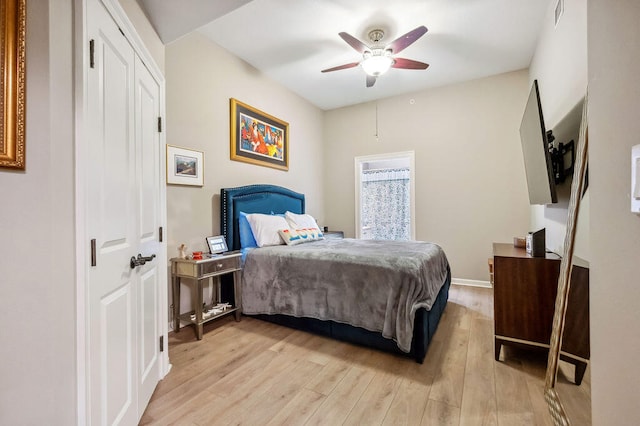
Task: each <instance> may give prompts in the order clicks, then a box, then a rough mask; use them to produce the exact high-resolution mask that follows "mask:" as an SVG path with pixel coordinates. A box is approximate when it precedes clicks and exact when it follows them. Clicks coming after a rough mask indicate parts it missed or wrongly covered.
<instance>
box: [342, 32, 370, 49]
mask: <svg viewBox="0 0 640 426" xmlns="http://www.w3.org/2000/svg"><path fill="white" fill-rule="evenodd" d="M338 35H339V36H340V37H342V39H343V40H344V41H346V42H347V44H348V45H349V46H351V47H353V48H354V49H355V50H356V51H358V52H359V53H364V52H366V51H368V50H370V49H369V46H367V45H366V44H364V43H363V42H361V41H360V40H358V39H357V38H355V37H354V36H352V35H351V34H347V33H345V32H341V33H338Z"/></svg>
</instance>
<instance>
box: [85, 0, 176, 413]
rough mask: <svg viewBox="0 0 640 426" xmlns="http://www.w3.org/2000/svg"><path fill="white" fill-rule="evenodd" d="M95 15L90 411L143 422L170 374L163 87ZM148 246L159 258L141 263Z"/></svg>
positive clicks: (93, 8) (98, 7) (90, 97)
mask: <svg viewBox="0 0 640 426" xmlns="http://www.w3.org/2000/svg"><path fill="white" fill-rule="evenodd" d="M87 16H88V26H87V32H88V35H89V39H90V40H93V42H94V52H95V56H94V60H93V62H94V67H93V68H89V69H88V71H87V72H88V74H87V123H88V124H87V125H88V135H89V137H88V139H87V153H88V154H87V158H88V161H87V164H86V168H87V172H86V173H85V174H86V176H87V183H86V185H87V190H86V193H87V195H88V206H87V231H88V234H89V235H90V238H95V239H96V246H97V256H96V261H97V265H96V266H92V267H90V268H89V272H88V283H87V286H88V287H87V294H88V308H87V309H88V312H87V318H88V322H89V323H88V330H89V332H88V333H87V345H88V357H89V358H88V369H89V377H88V385H87V388H88V393H89V401H90V407H89V410H88V411H89V417H90V422H91V424H96V425H97V424H114V423H117V424H123V425H134V424H137V422H138V420H139V418H140V417H141V416H142V413H143V412H144V409H145V407H146V404H147V402H148V400H149V398H150V397H151V394H152V392H153V390H154V389H155V386H156V384H157V382H158V380H159V378H160V377H161V371H160V368H161V362H160V352H159V345H158V339H159V335H160V331H159V330H160V326H159V321H160V318H162V316H161V315H160V311H159V303H160V288H161V283H162V282H163V281H162V279H161V275H160V271H161V269H164V268H165V267H166V263H164V262H162V261H160V257H163V256H166V254H165V253H164V248H163V247H164V246H163V245H162V243H160V242H159V238H158V233H159V231H158V230H159V227H160V226H161V223H160V220H161V217H162V216H161V214H160V212H161V202H162V200H163V198H162V197H161V194H162V192H161V190H162V186H161V185H162V181H161V178H160V172H161V170H162V167H161V164H160V159H161V152H160V139H159V134H158V131H157V117H158V116H159V112H160V106H159V105H160V102H159V99H160V87H159V85H158V84H157V83H156V82H155V80H154V79H153V77H152V76H151V74H150V73H149V71H148V70H147V69H146V67H145V66H144V65H143V63H142V62H141V61H140V60H139V58H138V57H137V56H136V54H135V52H134V49H133V48H132V46H131V45H130V44H129V42H128V41H127V39H126V38H125V37H124V35H123V34H122V33H121V31H120V29H119V28H118V26H117V25H116V24H115V22H114V21H113V19H112V18H111V16H110V15H109V13H108V12H107V10H106V9H105V8H104V6H103V5H102V3H101V2H100V1H99V0H89V1H87ZM138 253H140V254H142V255H143V256H150V255H152V254H155V255H156V256H157V257H156V258H155V259H154V260H152V261H150V262H147V264H145V265H142V266H137V267H134V268H131V265H130V259H131V257H132V256H137V254H138ZM165 273H166V272H165Z"/></svg>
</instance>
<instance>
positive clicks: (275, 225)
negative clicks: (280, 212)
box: [247, 213, 289, 247]
mask: <svg viewBox="0 0 640 426" xmlns="http://www.w3.org/2000/svg"><path fill="white" fill-rule="evenodd" d="M247 221H248V222H249V226H251V232H253V237H254V238H255V239H256V244H257V245H258V247H265V246H277V245H280V244H283V241H282V239H281V238H280V234H278V231H279V230H280V229H287V228H289V224H288V223H287V221H286V219H285V218H284V217H282V216H275V215H269V214H260V213H251V214H248V215H247Z"/></svg>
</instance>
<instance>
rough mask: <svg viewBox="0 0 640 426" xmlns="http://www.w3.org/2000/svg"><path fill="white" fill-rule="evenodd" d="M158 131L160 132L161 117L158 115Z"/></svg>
mask: <svg viewBox="0 0 640 426" xmlns="http://www.w3.org/2000/svg"><path fill="white" fill-rule="evenodd" d="M158 133H162V117H158Z"/></svg>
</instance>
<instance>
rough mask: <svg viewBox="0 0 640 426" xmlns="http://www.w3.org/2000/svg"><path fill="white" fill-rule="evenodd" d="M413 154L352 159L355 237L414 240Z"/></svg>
mask: <svg viewBox="0 0 640 426" xmlns="http://www.w3.org/2000/svg"><path fill="white" fill-rule="evenodd" d="M413 168H414V153H413V152H406V153H395V154H385V155H379V156H368V157H357V158H356V237H357V238H362V239H376V240H405V241H406V240H412V239H415V231H414V226H413V217H414V203H413V198H414V185H413V182H414V171H413Z"/></svg>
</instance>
